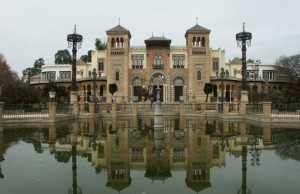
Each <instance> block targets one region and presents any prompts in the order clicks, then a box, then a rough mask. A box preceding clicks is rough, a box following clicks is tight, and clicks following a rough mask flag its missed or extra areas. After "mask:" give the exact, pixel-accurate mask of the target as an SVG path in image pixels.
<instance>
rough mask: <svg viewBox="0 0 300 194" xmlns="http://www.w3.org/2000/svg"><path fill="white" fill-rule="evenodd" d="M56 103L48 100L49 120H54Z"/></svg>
mask: <svg viewBox="0 0 300 194" xmlns="http://www.w3.org/2000/svg"><path fill="white" fill-rule="evenodd" d="M56 105H57V102H49V107H48V108H49V115H48V117H49V119H51V120H53V121H54V120H55V117H56Z"/></svg>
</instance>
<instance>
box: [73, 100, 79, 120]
mask: <svg viewBox="0 0 300 194" xmlns="http://www.w3.org/2000/svg"><path fill="white" fill-rule="evenodd" d="M71 106H72V114H73V116H74V117H75V118H77V117H78V115H79V104H78V102H74V103H73V104H71Z"/></svg>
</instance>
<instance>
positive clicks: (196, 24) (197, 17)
mask: <svg viewBox="0 0 300 194" xmlns="http://www.w3.org/2000/svg"><path fill="white" fill-rule="evenodd" d="M196 25H198V17H196Z"/></svg>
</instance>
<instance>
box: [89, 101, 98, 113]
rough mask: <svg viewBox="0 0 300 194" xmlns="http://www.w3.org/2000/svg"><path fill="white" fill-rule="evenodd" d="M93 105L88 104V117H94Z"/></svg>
mask: <svg viewBox="0 0 300 194" xmlns="http://www.w3.org/2000/svg"><path fill="white" fill-rule="evenodd" d="M95 111H96V110H95V103H93V102H91V103H89V117H95Z"/></svg>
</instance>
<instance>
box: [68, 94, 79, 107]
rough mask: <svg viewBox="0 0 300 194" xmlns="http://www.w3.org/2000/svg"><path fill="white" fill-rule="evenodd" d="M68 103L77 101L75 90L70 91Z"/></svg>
mask: <svg viewBox="0 0 300 194" xmlns="http://www.w3.org/2000/svg"><path fill="white" fill-rule="evenodd" d="M70 103H71V104H74V103H78V98H77V92H70Z"/></svg>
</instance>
